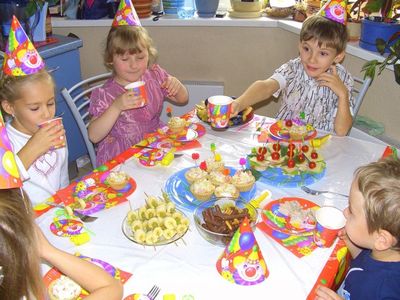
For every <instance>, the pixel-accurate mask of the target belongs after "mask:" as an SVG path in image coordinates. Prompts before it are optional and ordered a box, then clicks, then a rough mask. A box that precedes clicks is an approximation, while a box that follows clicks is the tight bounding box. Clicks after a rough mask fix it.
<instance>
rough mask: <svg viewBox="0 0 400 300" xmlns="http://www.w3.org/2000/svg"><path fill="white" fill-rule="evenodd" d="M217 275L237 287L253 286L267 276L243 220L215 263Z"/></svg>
mask: <svg viewBox="0 0 400 300" xmlns="http://www.w3.org/2000/svg"><path fill="white" fill-rule="evenodd" d="M216 267H217V271H218V273H219V274H220V275H221V276H222V277H223V278H224V279H226V280H228V281H229V282H232V283H236V284H239V285H255V284H259V283H261V282H263V281H264V280H265V279H266V278H267V277H268V275H269V271H268V268H267V265H266V263H265V260H264V257H263V255H262V253H261V250H260V247H259V246H258V243H257V240H256V238H255V236H254V233H253V230H252V229H251V226H250V223H249V220H248V219H247V218H245V219H244V220H243V222H242V224H241V225H240V227H239V228H238V230H237V231H236V232H235V234H234V235H233V237H232V240H231V242H230V243H229V245H228V246H226V248H225V250H224V251H223V252H222V254H221V255H220V257H219V258H218V260H217V263H216Z"/></svg>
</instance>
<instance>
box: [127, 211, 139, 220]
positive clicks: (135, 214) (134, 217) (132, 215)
mask: <svg viewBox="0 0 400 300" xmlns="http://www.w3.org/2000/svg"><path fill="white" fill-rule="evenodd" d="M135 220H139V213H138V211H137V210H131V211H129V212H128V223H132V222H133V221H135Z"/></svg>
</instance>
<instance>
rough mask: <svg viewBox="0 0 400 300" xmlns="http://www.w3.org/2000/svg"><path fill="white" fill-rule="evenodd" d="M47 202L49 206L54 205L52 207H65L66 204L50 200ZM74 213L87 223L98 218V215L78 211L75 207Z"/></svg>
mask: <svg viewBox="0 0 400 300" xmlns="http://www.w3.org/2000/svg"><path fill="white" fill-rule="evenodd" d="M46 204H47V205H49V206H52V207H58V208H63V209H65V206H64V205H61V204H57V203H54V202H49V201H48V202H46ZM72 213H73V214H74V216H77V217H78V218H79V219H80V220H81V221H82V222H85V223H90V222H93V221H95V220H97V217H93V216H88V215H84V214H82V213H80V212H78V211H76V210H75V209H72Z"/></svg>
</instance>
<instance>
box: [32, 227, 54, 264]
mask: <svg viewBox="0 0 400 300" xmlns="http://www.w3.org/2000/svg"><path fill="white" fill-rule="evenodd" d="M34 226H35V233H36V242H37V249H38V254H39V256H40V257H41V258H44V259H45V258H46V255H47V254H49V253H50V251H52V249H53V246H52V245H51V244H50V243H49V241H48V240H47V239H46V237H45V236H44V234H43V232H42V230H41V229H40V228H39V226H38V225H37V224H35V225H34Z"/></svg>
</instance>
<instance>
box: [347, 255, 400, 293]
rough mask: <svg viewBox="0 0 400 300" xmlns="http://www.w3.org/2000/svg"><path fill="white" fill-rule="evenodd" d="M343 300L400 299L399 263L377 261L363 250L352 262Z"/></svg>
mask: <svg viewBox="0 0 400 300" xmlns="http://www.w3.org/2000/svg"><path fill="white" fill-rule="evenodd" d="M342 292H343V294H342V295H341V296H342V297H344V299H346V300H347V299H353V300H358V299H360V300H369V299H370V300H379V299H392V300H394V299H400V262H383V261H377V260H375V259H373V258H372V257H371V251H370V250H363V251H361V253H360V254H359V255H358V256H357V257H356V258H355V259H354V260H353V261H352V263H351V266H350V269H349V271H348V272H347V275H346V279H345V281H344V287H343V291H342Z"/></svg>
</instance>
